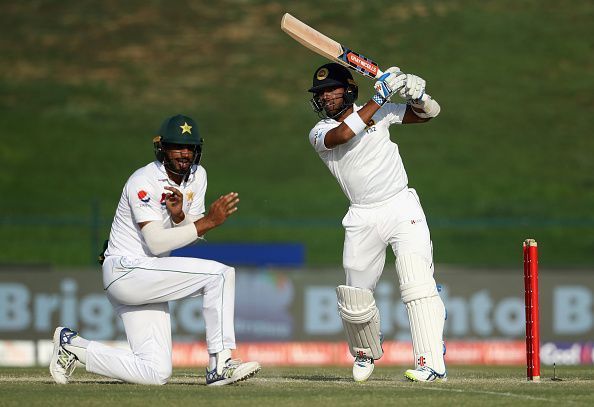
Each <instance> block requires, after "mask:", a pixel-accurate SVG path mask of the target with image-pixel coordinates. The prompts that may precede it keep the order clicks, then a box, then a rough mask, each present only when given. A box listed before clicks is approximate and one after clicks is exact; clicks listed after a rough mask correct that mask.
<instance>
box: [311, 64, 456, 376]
mask: <svg viewBox="0 0 594 407" xmlns="http://www.w3.org/2000/svg"><path fill="white" fill-rule="evenodd" d="M374 89H375V94H374V96H373V97H372V98H371V99H370V100H369V101H368V102H367V103H365V105H363V106H357V105H356V104H355V100H356V99H357V95H358V87H357V84H356V83H355V81H354V80H353V77H352V75H351V74H350V72H349V71H348V69H346V68H344V67H343V66H341V65H338V64H335V63H331V64H326V65H323V66H321V67H320V68H318V69H317V70H316V71H315V73H314V77H313V85H312V87H311V88H310V89H309V92H312V93H313V98H312V100H311V103H312V106H313V108H314V110H315V111H316V112H317V113H318V115H319V116H320V118H321V120H320V121H319V122H318V123H317V124H316V125H315V127H314V128H313V129H312V130H311V132H310V134H309V140H310V142H311V144H312V146H313V147H314V149H315V150H316V152H317V153H318V154H319V156H320V158H321V159H322V161H323V162H324V163H325V164H326V165H327V166H328V169H329V170H330V172H331V173H332V175H334V177H336V179H337V181H338V183H339V184H340V187H341V188H342V190H343V192H344V193H345V195H346V196H347V198H348V199H349V201H350V207H349V210H348V213H347V214H346V216H345V217H344V219H343V221H342V224H343V226H344V228H345V240H344V250H343V266H344V269H345V273H346V285H343V286H339V287H338V288H337V290H336V292H337V297H338V308H339V313H340V316H341V318H342V320H343V325H344V328H345V331H346V336H347V340H348V343H349V346H350V350H351V353H352V355H353V356H354V358H355V362H354V365H353V377H354V379H355V380H356V381H364V380H367V379H368V378H369V376H370V375H371V373H372V371H373V368H374V361H375V360H377V359H379V358H381V356H382V354H383V350H382V347H381V335H380V319H379V311H378V309H377V306H376V305H375V300H374V298H373V290H374V289H375V286H376V284H377V281H378V280H379V278H380V275H381V273H382V270H383V268H384V263H385V253H386V247H387V246H388V245H390V246H391V247H392V250H393V251H394V254H395V255H396V272H397V274H398V280H399V283H400V291H401V297H402V301H403V302H404V303H405V304H406V309H407V311H408V317H409V320H410V326H411V333H412V342H413V350H414V360H415V368H414V369H409V370H407V371H406V372H405V376H406V377H407V378H408V379H410V380H412V381H423V382H429V381H434V380H444V379H445V378H446V368H445V363H444V357H443V355H444V345H443V328H444V319H445V309H444V305H443V302H442V301H441V299H440V297H439V295H438V293H437V289H436V284H435V280H434V279H433V259H432V248H431V239H430V235H429V229H428V227H427V222H426V220H425V214H424V213H423V209H422V207H421V203H420V201H419V197H418V196H417V194H416V192H415V190H414V189H411V188H409V187H408V178H407V175H406V171H405V169H404V166H403V163H402V159H401V157H400V154H399V151H398V146H397V145H396V144H395V143H393V142H392V141H391V140H390V133H389V131H388V129H389V127H390V126H391V125H392V124H410V123H423V122H426V121H428V120H430V119H431V118H433V117H436V116H437V115H438V114H439V111H440V107H439V104H438V103H437V102H436V101H435V100H433V99H432V98H431V97H429V95H427V94H426V93H425V81H424V80H423V79H421V78H419V77H418V76H416V75H411V74H405V73H402V72H400V70H399V69H398V68H395V67H393V68H390V69H388V70H387V71H386V73H385V74H384V75H383V76H382V77H381V78H380V79H379V80H378V81H377V82H376V83H375V86H374ZM396 94H397V95H398V96H399V97H401V98H402V99H403V100H404V102H405V103H401V104H393V103H390V99H391V98H392V96H394V95H396Z"/></svg>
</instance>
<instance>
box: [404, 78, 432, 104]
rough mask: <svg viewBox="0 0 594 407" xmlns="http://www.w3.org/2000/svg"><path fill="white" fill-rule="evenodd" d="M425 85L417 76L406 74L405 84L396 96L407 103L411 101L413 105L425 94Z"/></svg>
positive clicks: (423, 80)
mask: <svg viewBox="0 0 594 407" xmlns="http://www.w3.org/2000/svg"><path fill="white" fill-rule="evenodd" d="M425 85H426V82H425V79H423V78H420V77H418V76H417V75H411V74H407V75H406V81H405V84H404V86H403V87H402V88H400V90H399V91H398V94H399V95H400V97H401V98H403V99H404V100H406V101H407V102H409V101H412V102H413V103H414V102H416V101H418V100H420V99H421V98H422V97H423V95H424V94H425Z"/></svg>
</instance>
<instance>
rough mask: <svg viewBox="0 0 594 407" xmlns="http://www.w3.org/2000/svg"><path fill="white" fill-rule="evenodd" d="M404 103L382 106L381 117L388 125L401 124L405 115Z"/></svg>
mask: <svg viewBox="0 0 594 407" xmlns="http://www.w3.org/2000/svg"><path fill="white" fill-rule="evenodd" d="M406 106H407V105H406V104H405V103H398V104H397V103H386V104H385V105H384V106H382V109H383V110H384V112H383V115H384V117H385V118H386V119H387V120H388V122H389V123H390V124H402V120H403V119H404V114H405V113H406Z"/></svg>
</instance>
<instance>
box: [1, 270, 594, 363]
mask: <svg viewBox="0 0 594 407" xmlns="http://www.w3.org/2000/svg"><path fill="white" fill-rule="evenodd" d="M438 270H439V269H438ZM296 271H297V272H295V271H291V270H286V269H282V270H281V269H258V270H255V269H246V268H237V271H236V307H235V308H236V312H235V327H236V336H237V339H238V340H239V341H243V342H262V341H265V342H286V341H289V342H291V341H314V342H320V341H321V342H326V341H342V340H344V334H343V331H342V323H341V320H340V318H339V316H338V313H337V308H336V294H335V287H336V285H338V284H340V283H342V282H343V280H344V272H343V271H342V270H340V269H331V270H319V269H315V270H313V269H312V270H306V269H298V270H296ZM591 275H592V274H591V273H589V272H586V271H584V272H577V271H547V270H541V272H540V319H541V341H542V343H547V342H557V343H578V342H579V343H586V342H591V341H592V339H593V338H594V302H593V296H594V280H593V279H592V278H591V277H590V276H591ZM0 276H1V277H2V278H1V280H0V339H3V340H21V339H35V340H37V339H46V338H49V337H51V334H52V332H53V329H54V327H55V326H57V325H66V326H70V327H72V328H75V329H78V330H80V333H81V335H82V336H84V337H87V338H89V339H92V340H121V339H124V333H123V327H122V325H121V323H120V322H119V321H118V320H117V318H116V317H115V316H114V313H113V310H112V306H111V304H110V303H109V301H108V300H107V298H106V297H105V294H104V292H103V289H102V283H101V273H100V271H99V270H96V271H93V272H89V271H82V270H81V271H80V272H35V271H31V272H23V271H19V272H14V273H11V272H2V273H1V274H0ZM522 279H523V275H522V270H521V268H518V270H513V271H501V270H461V269H460V270H459V269H443V270H439V271H438V272H437V273H436V280H437V281H438V283H439V284H440V285H441V296H442V298H443V300H444V303H445V305H446V308H447V313H448V318H447V321H446V340H447V341H453V340H464V341H483V340H489V341H492V340H512V341H513V340H519V341H522V340H524V336H525V318H524V293H523V280H522ZM396 281H397V280H396V276H395V272H394V270H392V269H386V271H385V272H384V275H383V277H382V278H381V280H380V282H379V284H378V286H377V289H376V292H375V298H376V303H377V305H378V307H379V308H380V315H381V326H382V332H383V334H384V336H385V338H386V340H387V341H407V340H409V339H410V332H409V325H408V317H407V314H406V309H405V307H404V305H403V304H402V302H401V301H400V294H399V290H398V287H397V282H396ZM170 306H171V321H172V334H173V338H174V340H176V341H196V340H203V338H204V322H203V319H202V315H201V312H202V299H201V297H197V298H190V299H186V300H182V301H177V302H172V303H171V304H170ZM563 352H566V354H565V356H560V355H561V353H563ZM572 352H573V353H572ZM580 352H582V353H583V352H586V351H584V350H580ZM549 353H550V355H552V356H550V357H551V358H562V357H568V358H569V357H570V356H569V355H570V354H571V357H573V358H575V357H577V356H575V354H577V351H575V350H572V348H571V347H568V348H566V349H565V348H556V350H555V351H553V350H552V349H551V350H550V352H549V349H548V348H545V349H543V358H545V357H548V356H547V355H549ZM580 357H582V358H583V356H580Z"/></svg>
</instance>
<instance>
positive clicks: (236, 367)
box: [206, 359, 261, 386]
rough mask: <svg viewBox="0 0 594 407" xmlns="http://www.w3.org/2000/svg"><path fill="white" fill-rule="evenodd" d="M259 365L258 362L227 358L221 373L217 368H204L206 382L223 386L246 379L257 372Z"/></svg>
mask: <svg viewBox="0 0 594 407" xmlns="http://www.w3.org/2000/svg"><path fill="white" fill-rule="evenodd" d="M260 369H261V367H260V364H259V363H258V362H245V363H241V361H240V360H236V359H228V360H227V362H226V363H225V366H224V367H223V371H222V372H221V374H218V373H217V369H216V368H214V369H212V370H208V369H206V384H207V385H208V386H224V385H226V384H231V383H236V382H239V381H242V380H245V379H248V378H250V377H252V376H253V375H255V374H256V373H258V371H260Z"/></svg>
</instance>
